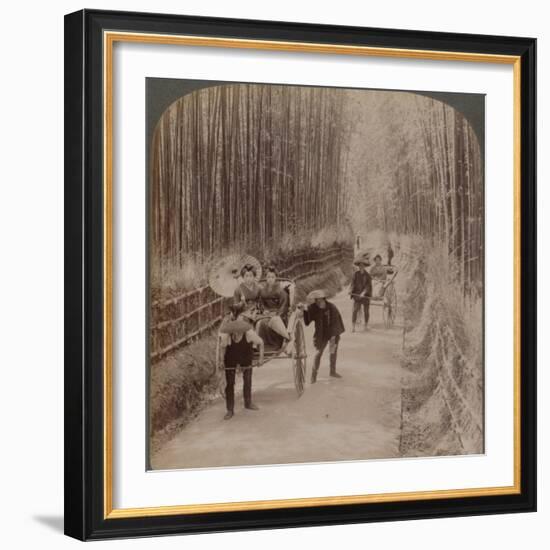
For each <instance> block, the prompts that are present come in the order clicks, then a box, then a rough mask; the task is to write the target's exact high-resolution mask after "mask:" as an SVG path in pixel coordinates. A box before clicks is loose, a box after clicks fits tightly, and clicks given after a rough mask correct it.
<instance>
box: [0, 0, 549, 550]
mask: <svg viewBox="0 0 550 550" xmlns="http://www.w3.org/2000/svg"><path fill="white" fill-rule="evenodd" d="M83 7H87V8H102V9H118V10H134V11H155V12H165V13H182V14H189V15H208V16H218V17H237V18H248V19H273V20H286V21H302V22H310V23H328V24H341V25H361V26H372V27H390V28H402V29H419V30H431V31H450V32H469V33H480V34H502V35H516V36H534V37H537V38H538V39H539V44H538V47H539V49H538V57H539V63H538V70H539V75H538V78H539V85H538V97H539V111H538V128H539V147H538V150H539V172H538V179H539V211H540V214H539V280H540V281H541V285H540V288H539V342H540V345H539V366H540V368H539V403H540V406H539V489H540V494H539V512H538V513H536V514H520V515H514V514H512V515H504V516H489V517H473V518H458V519H448V520H441V519H440V520H420V521H407V522H399V523H382V524H370V525H368V524H367V525H353V526H337V527H322V528H302V529H291V530H278V531H262V532H254V533H251V532H244V533H232V534H215V535H200V536H193V537H186V538H185V539H184V538H182V537H164V538H161V539H141V540H131V541H130V540H127V541H116V542H109V543H104V544H109V546H110V547H117V548H118V547H120V548H122V547H128V545H132V548H137V547H142V548H144V547H152V546H153V545H155V547H157V548H158V547H163V548H176V547H181V546H182V545H185V547H186V548H193V549H195V548H201V549H203V548H208V549H209V548H219V547H220V546H224V547H225V548H240V549H242V548H249V547H256V548H262V549H269V548H279V547H281V546H284V547H287V548H294V547H297V546H298V545H300V546H308V547H309V546H312V547H315V548H317V549H322V548H333V547H335V546H341V545H349V546H350V547H370V548H376V547H380V548H400V547H403V548H407V549H416V548H422V549H423V550H428V549H432V548H434V549H435V548H437V549H439V548H445V549H446V550H453V549H455V548H457V549H458V548H460V549H464V548H466V549H472V550H473V549H478V548H488V547H494V548H500V549H508V548H517V547H520V546H525V547H527V548H535V549H538V548H546V547H547V545H548V539H550V536H549V535H550V528H549V526H548V523H549V522H550V486H549V485H548V483H546V478H545V476H544V472H540V471H541V470H542V469H543V466H544V464H545V462H546V464H548V461H547V457H548V454H549V453H548V450H549V449H548V446H549V444H550V436H548V431H547V430H544V428H545V427H546V426H547V423H548V421H549V420H550V419H549V414H550V413H549V411H550V408H549V407H548V405H547V404H546V403H545V402H544V400H543V396H544V394H545V391H544V390H545V389H547V376H546V373H545V372H544V366H545V364H546V363H547V361H548V354H549V351H550V350H549V349H548V345H544V343H543V339H544V337H545V333H546V332H547V329H548V326H549V321H550V319H549V314H548V311H549V310H550V302H549V295H548V292H547V291H546V290H545V287H544V286H543V285H544V279H545V278H546V276H547V274H548V272H549V270H548V268H549V267H550V265H549V261H550V252H549V250H548V249H546V250H544V242H545V237H548V236H549V235H548V232H549V230H550V222H549V216H548V215H546V216H545V210H544V208H545V207H546V208H549V207H548V203H549V200H550V190H549V188H548V186H547V185H545V184H544V183H545V181H546V180H547V178H548V163H547V162H546V156H545V155H544V154H543V153H544V152H547V151H548V148H549V147H550V138H549V126H548V123H549V121H548V116H547V110H546V105H545V103H544V98H545V95H547V94H548V93H549V91H548V88H549V86H548V78H549V66H550V64H549V54H550V26H549V25H548V21H549V20H550V18H549V16H548V13H547V12H546V11H547V10H546V6H545V3H544V2H542V1H537V0H523V1H521V2H519V1H517V0H516V1H515V2H510V1H508V0H501V1H498V2H497V1H487V2H480V1H479V0H460V2H458V1H455V2H443V1H442V0H417V1H416V2H411V1H410V0H393V1H391V2H376V3H374V2H358V1H357V0H339V1H338V2H321V1H320V0H316V1H305V0H302V2H297V1H296V0H278V1H277V2H258V1H250V0H230V1H227V0H225V1H224V0H202V1H201V0H186V1H185V2H169V1H167V0H157V1H156V2H154V3H153V2H146V1H144V0H113V1H111V2H105V1H102V2H98V1H96V0H89V2H88V3H83V2H81V1H80V2H77V1H69V0H61V1H59V2H56V3H49V2H44V3H40V2H31V1H24V0H19V1H18V2H9V3H6V4H5V5H4V8H3V10H2V15H3V17H2V20H3V21H2V22H3V25H2V33H0V40H1V44H2V48H1V50H0V51H1V52H2V57H1V67H2V72H1V75H2V77H1V84H0V95H1V101H0V140H1V146H0V151H1V156H0V158H1V159H2V160H1V164H0V182H1V183H0V185H1V189H2V194H1V195H0V197H1V198H0V246H1V250H2V255H1V262H2V264H1V268H0V283H1V284H0V292H1V293H2V295H3V298H2V300H1V301H0V335H1V337H0V343H1V346H2V347H1V352H0V357H1V359H0V373H1V383H0V388H1V390H0V391H1V393H0V413H1V419H2V431H1V434H0V436H1V441H2V444H1V449H2V451H1V453H0V457H1V458H0V466H1V467H0V509H1V512H0V513H1V515H0V522H1V524H2V535H1V538H2V546H3V547H4V548H23V547H25V548H33V547H35V548H36V547H39V548H41V549H43V550H46V549H49V548H67V547H74V546H76V545H77V544H78V543H77V542H76V541H74V540H72V539H69V538H66V537H64V536H63V535H62V526H63V517H62V516H63V428H62V426H63V391H62V388H63V313H62V306H63V219H62V217H63V192H62V190H63V164H62V163H63V125H62V124H63V15H64V14H65V13H69V12H71V11H75V10H78V9H81V8H83ZM543 120H545V122H546V123H547V124H546V125H544V124H543V122H542V121H543Z"/></svg>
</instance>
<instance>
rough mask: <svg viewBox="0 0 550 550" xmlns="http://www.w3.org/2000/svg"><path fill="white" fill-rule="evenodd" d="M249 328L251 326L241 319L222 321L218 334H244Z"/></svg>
mask: <svg viewBox="0 0 550 550" xmlns="http://www.w3.org/2000/svg"><path fill="white" fill-rule="evenodd" d="M251 328H252V327H251V325H250V324H249V323H247V322H246V321H243V320H242V319H235V320H231V321H222V324H221V326H220V332H221V333H222V334H235V333H239V332H246V331H248V330H250V329H251Z"/></svg>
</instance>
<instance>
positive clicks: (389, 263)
mask: <svg viewBox="0 0 550 550" xmlns="http://www.w3.org/2000/svg"><path fill="white" fill-rule="evenodd" d="M392 260H393V248H392V247H391V243H388V265H389V266H391V261H392Z"/></svg>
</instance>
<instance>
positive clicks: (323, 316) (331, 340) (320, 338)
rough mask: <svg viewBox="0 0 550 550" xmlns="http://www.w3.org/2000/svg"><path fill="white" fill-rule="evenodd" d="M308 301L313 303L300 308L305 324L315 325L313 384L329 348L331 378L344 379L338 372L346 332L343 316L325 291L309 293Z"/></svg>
mask: <svg viewBox="0 0 550 550" xmlns="http://www.w3.org/2000/svg"><path fill="white" fill-rule="evenodd" d="M308 300H309V301H310V302H311V301H313V302H314V303H312V304H311V305H310V306H308V307H304V306H303V305H301V306H299V309H301V310H302V311H303V315H304V323H305V324H306V325H309V324H310V323H311V322H312V321H313V322H314V323H315V333H314V334H313V344H314V346H315V349H316V350H317V353H316V354H315V358H314V359H313V370H312V371H311V383H312V384H315V382H316V381H317V372H318V371H319V365H320V364H321V356H322V355H323V352H324V351H325V348H326V347H327V344H328V346H329V357H330V376H332V377H333V378H342V376H341V375H340V374H338V373H337V372H336V355H337V353H338V343H339V341H340V334H342V332H344V331H345V328H344V323H343V321H342V316H341V315H340V312H339V311H338V308H337V307H336V306H335V305H334V304H333V303H332V302H329V301H328V300H327V294H326V292H325V291H324V290H314V291H312V292H310V293H309V295H308Z"/></svg>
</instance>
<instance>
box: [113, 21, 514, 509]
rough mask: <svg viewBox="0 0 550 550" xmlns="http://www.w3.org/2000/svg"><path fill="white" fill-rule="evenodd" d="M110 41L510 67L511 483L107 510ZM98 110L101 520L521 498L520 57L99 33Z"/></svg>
mask: <svg viewBox="0 0 550 550" xmlns="http://www.w3.org/2000/svg"><path fill="white" fill-rule="evenodd" d="M115 42H134V43H136V42H137V43H146V44H165V45H181V46H208V47H217V48H240V49H260V50H271V51H285V52H306V53H323V54H339V55H342V54H344V55H360V56H374V57H393V58H406V59H426V60H432V61H434V60H435V61H467V62H475V63H497V64H508V65H513V86H514V90H513V93H514V113H513V117H514V176H513V177H514V404H513V408H514V419H513V423H514V425H513V430H514V484H513V485H511V486H504V487H480V488H466V489H448V490H434V491H414V492H403V493H384V494H367V495H346V496H330V497H312V498H308V497H306V498H293V499H278V500H255V501H245V502H221V503H212V504H182V505H176V506H155V507H150V508H119V509H114V508H113V445H112V443H113V439H112V438H113V434H112V425H113V417H112V414H113V401H112V400H113V389H112V375H113V361H112V329H113V325H112V318H113V311H112V293H113V288H112V283H113V278H112V270H113V261H112V254H113V242H112V240H113V233H112V225H113V219H112V216H113V46H114V44H115ZM103 71H104V72H103V74H104V79H103V94H104V95H103V111H104V140H103V142H104V150H103V152H104V176H103V188H104V189H103V190H104V210H103V211H104V274H103V280H104V365H103V380H104V382H103V385H104V387H103V389H104V403H103V412H104V426H103V428H104V446H103V448H104V453H103V458H104V477H103V482H104V483H103V487H104V518H105V519H115V518H134V517H153V516H168V515H180V514H197V513H207V512H229V511H246V510H268V509H277V508H301V507H307V506H333V505H343V504H365V503H382V502H399V501H412V500H434V499H442V498H464V497H479V496H496V495H511V494H519V493H520V492H521V483H520V482H521V475H520V474H521V460H520V459H521V454H520V450H521V446H520V441H521V432H520V428H521V423H520V405H521V403H520V381H521V368H520V367H521V365H520V352H521V347H520V345H521V334H520V320H521V308H520V306H521V301H520V300H521V295H520V265H521V261H520V259H521V258H520V254H521V248H520V243H521V233H520V231H521V208H520V207H521V118H520V114H521V95H520V94H521V61H520V57H519V56H511V55H499V54H480V53H467V52H445V51H432V50H413V49H400V48H380V47H369V46H344V45H337V44H315V43H307V42H282V41H272V40H248V39H241V38H235V39H233V38H231V39H229V38H215V37H204V36H180V35H168V34H166V35H164V34H148V33H132V32H112V31H104V34H103Z"/></svg>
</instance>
